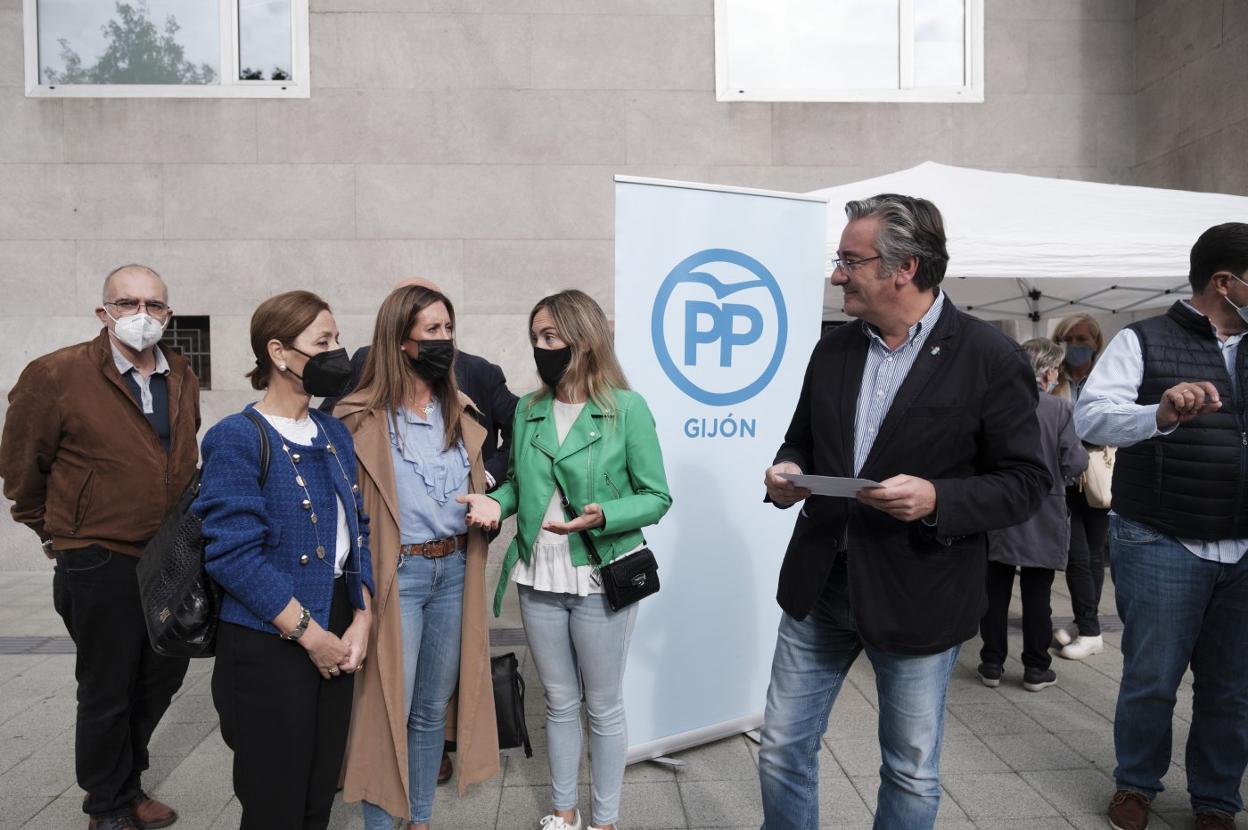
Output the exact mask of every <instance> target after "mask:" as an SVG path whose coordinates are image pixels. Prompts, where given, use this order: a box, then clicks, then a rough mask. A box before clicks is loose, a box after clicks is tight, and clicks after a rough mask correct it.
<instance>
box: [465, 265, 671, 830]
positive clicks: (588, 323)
mask: <svg viewBox="0 0 1248 830" xmlns="http://www.w3.org/2000/svg"><path fill="white" fill-rule="evenodd" d="M529 339H530V341H531V342H532V343H533V359H534V361H535V362H536V363H537V373H538V375H539V376H540V377H541V379H542V384H543V385H542V387H541V388H540V389H539V390H538V391H536V392H533V393H531V394H529V395H526V396H525V397H524V398H521V400H520V403H519V404H517V406H516V423H515V427H514V429H513V430H512V445H511V447H512V449H511V464H510V465H509V467H508V471H507V479H506V480H505V481H504V482H502V483H501V484H500V485H499V487H498V489H496V490H494V491H493V492H491V493H490V495H489V496H470V497H468V500H469V502H470V504H471V508H472V511H471V514H470V515H469V521H470V523H472V524H474V525H475V524H480V525H482V526H485V527H496V526H497V525H498V522H499V521H500V520H501V519H504V518H506V517H508V516H510V515H512V514H513V513H514V514H516V515H517V533H516V538H515V539H514V540H512V543H511V546H510V547H509V548H508V549H507V555H506V557H505V558H504V560H503V570H502V575H501V577H500V578H499V583H498V589H497V591H496V592H495V596H494V613H495V614H498V612H499V610H500V608H501V606H502V600H503V593H504V592H505V591H506V589H507V585H508V584H509V582H515V583H516V585H517V586H518V589H517V590H518V591H519V594H520V614H521V618H522V619H523V621H524V630H525V634H526V635H527V637H528V642H529V649H530V651H531V652H532V655H533V661H534V662H535V663H536V664H537V674H538V677H539V678H540V679H541V681H542V685H543V686H544V687H545V692H546V737H547V740H548V745H549V755H550V778H551V784H552V789H553V799H552V800H553V807H554V809H553V810H552V812H551V813H550V814H549V815H547V816H545V817H544V818H542V819H541V821H540V826H541V827H542V828H543V830H581V828H582V826H583V825H582V822H581V814H580V812H579V811H578V810H577V792H576V782H577V773H578V770H579V767H580V759H581V696H582V684H583V686H584V689H583V691H584V699H585V708H586V709H587V710H588V712H589V724H590V733H591V742H590V755H591V759H592V767H593V786H592V793H593V815H592V816H591V818H592V819H593V822H592V823H591V824H590V825H589V827H590V828H603V829H604V830H614V828H615V824H616V822H617V821H618V818H619V807H620V789H621V786H622V784H623V779H624V759H625V755H626V753H627V750H628V736H627V733H626V731H625V723H624V693H623V682H624V663H625V660H626V658H627V656H628V641H629V635H630V634H631V632H632V625H633V620H634V619H635V617H636V614H637V606H636V605H630V606H628V607H627V608H623V609H621V610H619V611H613V610H611V607H610V605H608V603H607V600H606V596H605V595H604V593H603V589H602V585H601V583H600V580H599V577H598V574H597V573H596V572H595V571H594V568H593V567H592V566H591V565H590V564H589V557H588V554H587V552H586V550H587V548H586V545H585V542H584V541H583V539H582V531H585V532H588V533H589V534H590V536H591V537H592V538H593V540H594V544H595V547H596V548H597V549H598V554H599V556H600V557H601V558H602V560H603V561H604V562H610V561H612V560H614V559H616V558H618V557H622V556H627V555H628V554H630V553H633V552H635V551H637V550H638V549H640V548H641V547H642V546H643V545H644V544H645V540H644V539H643V538H642V534H641V529H642V528H643V527H646V526H647V525H652V524H655V523H656V522H658V521H659V519H660V518H662V516H663V514H665V513H666V512H667V509H668V507H670V506H671V503H672V498H671V496H670V495H669V493H668V488H667V476H666V474H665V473H664V471H663V454H662V451H661V450H660V448H659V437H658V434H657V433H656V431H655V426H654V417H653V416H652V415H651V414H650V409H649V408H648V407H647V406H646V402H645V399H643V398H642V397H641V396H640V395H638V394H637V393H636V392H633V391H630V390H629V388H628V382H627V381H626V380H625V378H624V372H623V370H622V369H620V364H619V362H618V361H617V360H616V357H615V350H614V349H613V348H612V345H611V331H610V327H609V326H608V324H607V318H606V316H605V315H603V313H602V309H601V308H599V306H598V304H597V303H595V302H594V301H593V300H592V299H591V298H590V297H589V296H588V295H587V294H585V293H584V292H582V291H576V290H571V291H561V292H559V293H558V294H555V295H553V296H550V297H546V298H545V299H543V300H541V301H540V302H538V304H537V305H536V306H535V307H534V308H533V311H532V312H531V313H530V314H529ZM563 496H566V497H567V499H568V501H569V502H571V504H572V505H574V506H575V508H576V512H577V513H578V514H579V516H578V517H577V518H575V519H572V520H571V521H569V519H568V516H566V515H565V513H564V510H563V508H562V506H561V499H562V497H563Z"/></svg>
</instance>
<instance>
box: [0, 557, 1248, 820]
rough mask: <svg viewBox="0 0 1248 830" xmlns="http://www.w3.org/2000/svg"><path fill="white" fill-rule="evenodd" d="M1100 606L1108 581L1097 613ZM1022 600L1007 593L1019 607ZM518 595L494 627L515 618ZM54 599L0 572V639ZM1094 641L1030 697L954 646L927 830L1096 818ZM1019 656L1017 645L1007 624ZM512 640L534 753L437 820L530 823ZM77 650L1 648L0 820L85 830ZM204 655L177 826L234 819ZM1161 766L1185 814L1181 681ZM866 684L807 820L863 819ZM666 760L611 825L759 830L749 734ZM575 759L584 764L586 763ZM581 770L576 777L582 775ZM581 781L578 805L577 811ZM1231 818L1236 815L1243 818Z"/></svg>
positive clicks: (1186, 709)
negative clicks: (528, 749)
mask: <svg viewBox="0 0 1248 830" xmlns="http://www.w3.org/2000/svg"><path fill="white" fill-rule="evenodd" d="M1064 589H1065V585H1064V583H1063V581H1062V579H1061V578H1060V577H1059V578H1058V580H1057V582H1056V584H1055V586H1054V597H1053V600H1054V614H1055V615H1056V616H1057V617H1059V618H1060V617H1062V616H1066V617H1069V615H1070V605H1069V600H1068V598H1067V597H1066V596H1065V595H1064ZM1112 608H1113V587H1112V585H1111V584H1109V581H1108V580H1106V598H1105V602H1104V605H1103V609H1112ZM1020 611H1021V609H1020V608H1019V606H1018V604H1017V598H1016V599H1015V607H1014V608H1013V613H1014V616H1018V614H1019V613H1020ZM518 623H519V620H518V616H517V613H516V610H515V608H514V607H509V608H508V609H506V610H505V612H504V615H503V617H502V618H501V620H499V621H498V624H499V625H500V626H503V627H513V628H514V627H516V626H518ZM63 635H64V629H63V628H62V626H61V623H60V620H59V619H58V618H57V616H56V614H55V613H54V612H53V610H52V602H51V574H50V572H47V573H44V572H39V573H0V641H3V640H4V639H5V638H16V637H53V636H63ZM1105 639H1106V646H1107V647H1106V651H1105V653H1104V654H1101V655H1098V656H1096V657H1094V658H1092V659H1090V660H1088V661H1086V662H1085V663H1070V662H1067V661H1063V660H1055V665H1054V668H1055V669H1056V670H1057V672H1058V685H1057V686H1055V687H1052V688H1049V689H1046V690H1044V691H1042V692H1040V693H1034V694H1033V693H1029V692H1026V691H1024V690H1023V689H1022V686H1021V675H1022V666H1021V664H1020V663H1019V662H1018V660H1017V658H1016V657H1012V658H1011V659H1010V660H1009V662H1008V664H1007V666H1006V676H1005V679H1004V680H1003V682H1002V684H1001V686H1000V687H999V688H997V689H988V688H985V687H984V686H983V685H981V684H980V683H979V681H978V680H977V679H976V677H975V666H976V664H977V663H978V648H979V643H978V642H977V641H972V642H971V643H968V644H967V645H966V646H965V647H964V648H963V650H962V654H961V656H960V658H959V660H958V666H957V668H956V669H955V671H954V676H953V681H952V683H951V685H950V690H949V714H948V718H947V722H946V728H945V743H944V751H943V756H942V780H943V786H944V798H943V800H942V802H941V808H940V814H939V819H938V821H937V825H936V826H937V828H938V830H970V828H981V829H983V830H986V829H987V828H993V830H1012V828H1019V830H1022V828H1026V830H1052V829H1053V828H1081V830H1082V829H1085V828H1105V827H1106V826H1107V825H1106V822H1105V819H1104V813H1103V809H1104V806H1105V803H1106V800H1107V799H1108V797H1109V795H1110V792H1111V790H1112V786H1113V783H1112V779H1111V777H1110V776H1111V773H1112V771H1113V763H1114V761H1113V739H1112V723H1111V721H1112V718H1113V711H1114V702H1115V696H1116V694H1117V686H1118V677H1119V674H1120V672H1121V668H1122V654H1121V652H1120V651H1119V648H1118V647H1119V643H1120V642H1121V635H1120V634H1118V633H1109V634H1107V635H1106V637H1105ZM1010 648H1011V650H1012V652H1013V654H1014V655H1017V654H1018V651H1019V649H1020V648H1021V642H1020V634H1019V631H1018V630H1017V628H1016V627H1015V628H1013V629H1012V631H1011V641H1010ZM498 650H499V651H505V650H515V651H516V652H517V654H518V656H519V657H520V658H521V661H522V670H523V672H524V674H525V678H526V682H527V683H528V698H527V704H526V706H527V710H528V715H529V725H530V731H531V733H532V736H533V743H534V757H533V758H532V759H525V758H523V757H508V758H506V759H505V760H504V768H503V774H502V775H501V776H500V777H499V778H498V779H496V780H494V781H491V782H488V783H485V784H482V785H478V786H476V787H474V788H473V789H472V790H471V791H470V792H469V793H468V794H467V796H466V797H465V798H463V799H462V800H461V799H459V798H457V797H456V796H455V792H454V788H453V787H449V786H447V787H442V788H440V789H439V791H438V799H437V803H436V806H435V809H434V821H435V824H434V826H435V827H442V828H471V829H472V830H476V829H477V828H481V830H488V829H489V828H496V830H529V828H534V827H536V826H537V820H538V818H539V817H540V816H541V815H543V814H544V812H545V807H546V806H547V804H548V798H549V795H548V790H547V786H546V783H545V782H546V756H545V745H546V741H545V729H544V727H543V724H542V718H541V708H542V703H541V692H540V685H539V684H538V680H537V676H536V673H535V672H534V670H533V666H532V664H531V661H529V659H528V653H527V650H526V649H524V648H516V647H505V648H500V649H498ZM73 660H74V658H73V656H72V655H66V654H30V653H27V654H10V655H0V830H10V828H11V829H12V830H17V828H29V829H30V830H70V829H71V828H75V829H76V828H82V827H85V824H86V822H85V819H84V816H83V815H82V812H81V799H82V792H81V791H80V790H79V789H78V787H77V785H76V784H75V782H74V772H73V720H74V678H73ZM210 676H211V661H207V660H196V661H192V664H191V669H190V673H189V674H188V675H187V678H186V682H185V683H184V685H183V687H182V690H181V691H180V692H179V693H178V696H177V698H176V699H175V700H174V702H173V705H172V706H171V707H170V709H169V713H168V714H167V715H166V717H165V719H164V721H163V722H162V723H161V726H160V728H159V729H158V730H157V732H156V734H155V736H154V737H153V740H152V746H151V751H152V768H151V769H150V770H149V771H148V773H147V775H146V776H145V779H144V785H145V787H146V788H147V789H148V790H149V791H150V792H152V793H154V794H155V795H157V796H158V797H160V798H161V799H163V800H164V801H167V802H169V803H170V804H173V805H174V806H175V807H176V808H177V809H178V811H179V812H180V814H181V818H180V819H179V821H178V822H177V824H176V825H175V828H176V830H229V829H230V828H237V827H238V820H239V812H240V811H239V806H238V802H237V801H235V800H234V798H233V793H232V790H231V785H230V753H229V750H228V749H227V748H226V747H225V745H224V744H223V743H222V741H221V737H220V732H219V731H218V728H217V718H216V713H215V711H214V710H213V707H212V701H211V698H210V695H209V681H210ZM1179 698H1180V699H1179V705H1178V709H1177V713H1176V718H1175V726H1174V738H1175V744H1174V746H1175V749H1174V766H1173V767H1172V768H1171V770H1170V773H1169V775H1168V776H1167V778H1166V781H1165V783H1166V786H1167V789H1166V791H1165V792H1164V793H1162V794H1161V795H1160V796H1159V797H1158V799H1157V802H1156V805H1155V806H1156V808H1157V811H1158V813H1159V815H1158V816H1157V818H1155V819H1154V821H1153V825H1152V826H1153V827H1154V828H1157V829H1158V830H1166V828H1191V827H1192V826H1193V822H1192V818H1191V815H1190V813H1189V812H1188V805H1187V799H1186V787H1185V783H1184V773H1183V768H1182V763H1183V741H1184V740H1185V739H1186V737H1187V730H1188V723H1189V720H1190V715H1191V685H1190V677H1189V682H1187V683H1185V684H1184V686H1183V689H1182V690H1181V691H1180V694H1179ZM875 729H876V698H875V686H874V680H873V677H872V673H871V669H870V664H869V663H868V662H867V661H866V660H865V659H861V660H859V662H858V663H857V664H856V665H855V666H854V668H853V669H852V671H851V672H850V675H849V682H848V683H846V684H845V687H844V690H843V692H842V693H841V696H840V699H839V700H838V701H837V703H836V705H835V707H834V708H833V711H832V717H831V720H830V723H829V726H828V732H827V735H826V736H825V738H824V741H823V746H822V748H821V752H820V755H819V763H820V768H819V777H820V826H821V827H824V828H833V830H867V829H868V828H870V827H871V822H872V810H873V808H874V803H875V795H876V789H877V787H878V768H879V763H880V756H879V747H878V744H877V742H876V738H875ZM677 757H678V758H679V760H681V761H683V762H684V766H683V767H681V768H679V769H678V770H677V769H673V768H671V767H668V766H661V765H658V764H653V763H643V764H636V765H633V766H631V767H629V768H628V770H627V772H626V774H625V783H624V793H623V803H622V808H621V815H622V827H625V828H627V829H628V830H640V828H718V829H719V830H731V829H732V828H757V827H758V826H759V824H760V822H761V806H760V798H759V791H758V779H757V767H756V765H757V747H756V746H755V744H754V743H753V742H751V741H750V740H749V739H748V738H746V737H744V736H739V737H733V738H728V739H725V740H721V741H718V742H716V743H713V744H710V745H707V746H703V747H699V748H696V749H691V750H687V751H685V752H681V753H678V754H677ZM582 769H583V770H584V769H586V768H585V767H584V766H583V767H582ZM582 780H583V781H587V780H588V779H587V777H586V776H585V775H583V776H582ZM588 798H589V795H588V787H583V788H582V793H581V800H582V808H583V809H584V808H586V807H588ZM362 826H363V825H362V821H361V818H360V813H359V809H358V807H356V806H355V805H343V804H337V805H336V806H335V810H334V817H333V821H332V823H331V827H332V828H334V830H359V828H362ZM1238 826H1239V827H1241V828H1243V827H1248V822H1244V821H1243V818H1242V817H1241V823H1240V824H1239V825H1238Z"/></svg>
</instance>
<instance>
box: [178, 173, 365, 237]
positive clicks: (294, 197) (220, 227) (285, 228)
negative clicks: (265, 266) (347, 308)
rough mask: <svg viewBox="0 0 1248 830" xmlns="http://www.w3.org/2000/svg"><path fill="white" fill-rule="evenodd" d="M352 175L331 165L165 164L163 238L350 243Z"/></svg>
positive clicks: (353, 209)
mask: <svg viewBox="0 0 1248 830" xmlns="http://www.w3.org/2000/svg"><path fill="white" fill-rule="evenodd" d="M354 197H355V170H354V169H353V168H352V167H350V166H349V165H332V164H290V165H278V164H258V165H235V164H171V165H166V166H165V167H164V218H165V234H166V235H167V236H169V237H173V238H184V239H317V238H322V239H335V238H338V239H341V238H344V237H351V236H354V235H355V198H354Z"/></svg>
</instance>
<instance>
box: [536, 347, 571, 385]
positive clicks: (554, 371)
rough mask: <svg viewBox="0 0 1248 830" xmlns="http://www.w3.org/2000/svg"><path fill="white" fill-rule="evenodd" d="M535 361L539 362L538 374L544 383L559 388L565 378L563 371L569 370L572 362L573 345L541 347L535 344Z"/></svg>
mask: <svg viewBox="0 0 1248 830" xmlns="http://www.w3.org/2000/svg"><path fill="white" fill-rule="evenodd" d="M533 362H535V363H536V364H537V375H538V377H540V378H541V379H542V383H544V384H546V385H547V386H549V387H550V388H551V391H554V390H555V389H558V388H559V381H561V380H563V373H564V372H566V371H567V370H568V364H570V363H571V362H572V347H571V346H564V347H563V348H562V349H539V348H537V347H536V346H534V347H533Z"/></svg>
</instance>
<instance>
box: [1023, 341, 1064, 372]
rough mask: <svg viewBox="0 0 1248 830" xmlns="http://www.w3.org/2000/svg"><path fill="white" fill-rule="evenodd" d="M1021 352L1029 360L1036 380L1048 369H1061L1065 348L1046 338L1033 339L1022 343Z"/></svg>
mask: <svg viewBox="0 0 1248 830" xmlns="http://www.w3.org/2000/svg"><path fill="white" fill-rule="evenodd" d="M1023 351H1025V352H1026V353H1027V356H1028V357H1029V358H1031V370H1032V372H1033V373H1035V376H1036V377H1037V378H1038V377H1040V376H1041V375H1043V374H1044V373H1045V372H1047V371H1049V370H1050V369H1061V368H1062V361H1063V360H1065V359H1066V347H1065V346H1063V345H1062V344H1061V343H1054V342H1053V341H1052V340H1050V339H1049V338H1047V337H1033V338H1031V339H1030V340H1028V341H1027V342H1025V343H1023Z"/></svg>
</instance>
